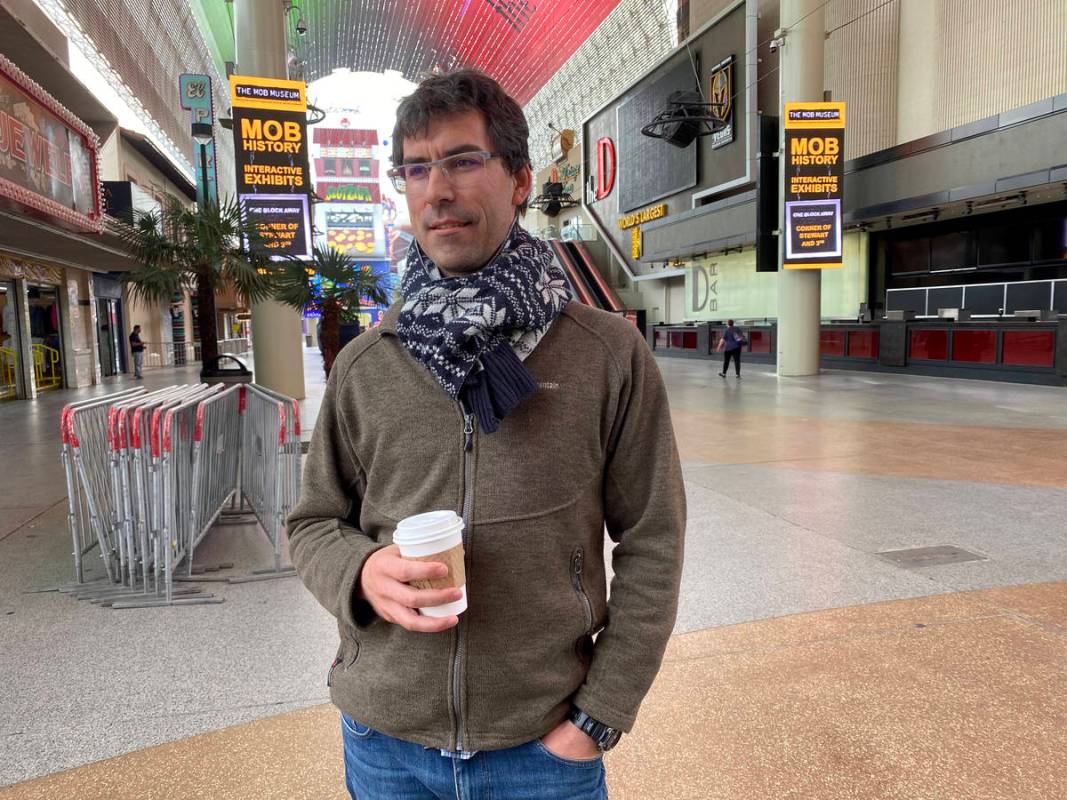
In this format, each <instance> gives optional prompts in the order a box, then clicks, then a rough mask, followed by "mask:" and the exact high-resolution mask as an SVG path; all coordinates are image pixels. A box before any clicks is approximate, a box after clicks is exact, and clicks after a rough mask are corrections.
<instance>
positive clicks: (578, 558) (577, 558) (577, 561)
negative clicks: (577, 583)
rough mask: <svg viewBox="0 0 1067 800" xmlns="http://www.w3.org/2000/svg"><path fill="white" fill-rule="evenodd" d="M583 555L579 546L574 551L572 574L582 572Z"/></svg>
mask: <svg viewBox="0 0 1067 800" xmlns="http://www.w3.org/2000/svg"><path fill="white" fill-rule="evenodd" d="M583 557H584V553H583V552H582V548H580V547H579V548H578V549H577V550H576V551H575V553H574V574H575V575H581V574H582V559H583Z"/></svg>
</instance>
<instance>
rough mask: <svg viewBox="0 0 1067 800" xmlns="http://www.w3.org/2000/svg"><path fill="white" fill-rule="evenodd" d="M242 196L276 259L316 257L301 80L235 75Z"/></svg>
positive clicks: (233, 97)
mask: <svg viewBox="0 0 1067 800" xmlns="http://www.w3.org/2000/svg"><path fill="white" fill-rule="evenodd" d="M230 103H231V105H232V106H233V139H234V153H235V155H236V160H237V197H238V198H239V199H240V201H241V204H242V206H244V208H245V210H246V212H247V213H248V214H249V215H250V216H251V217H252V218H253V219H255V220H257V221H258V222H260V231H261V233H262V234H263V238H264V241H265V244H266V246H267V247H268V248H269V249H270V250H271V251H272V253H273V257H274V258H284V257H286V256H297V257H300V258H303V257H307V256H310V255H311V218H310V209H309V204H308V195H309V192H310V181H309V176H308V145H307V98H306V96H305V84H304V83H303V82H302V81H288V80H281V79H275V78H258V77H250V76H247V75H231V76H230Z"/></svg>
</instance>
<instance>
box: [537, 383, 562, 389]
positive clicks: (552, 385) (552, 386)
mask: <svg viewBox="0 0 1067 800" xmlns="http://www.w3.org/2000/svg"><path fill="white" fill-rule="evenodd" d="M537 386H538V387H539V388H541V389H547V390H549V391H558V390H559V384H558V383H556V382H555V381H546V382H545V383H539V384H537Z"/></svg>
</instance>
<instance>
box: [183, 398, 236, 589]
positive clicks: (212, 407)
mask: <svg viewBox="0 0 1067 800" xmlns="http://www.w3.org/2000/svg"><path fill="white" fill-rule="evenodd" d="M240 388H241V387H240V386H231V387H230V388H229V389H227V390H226V391H224V392H220V393H219V394H217V395H215V396H214V397H211V398H208V399H207V400H203V401H202V402H201V403H200V404H199V405H198V406H197V409H196V422H195V427H194V429H193V476H192V494H191V497H190V521H189V527H188V529H187V535H186V552H187V553H188V561H189V574H190V575H192V572H193V552H194V550H195V549H196V546H197V545H198V544H200V541H201V540H202V539H203V538H204V536H205V535H206V534H207V532H208V530H209V529H210V528H211V526H212V525H213V524H214V523H215V520H217V519H218V518H219V515H220V514H221V513H222V512H223V510H224V509H225V507H226V504H227V503H229V502H230V501H231V500H234V499H236V498H238V497H239V495H240V491H241V489H240V483H239V480H240V457H241V426H240V424H239V421H240V416H239V415H240V409H239V406H240V403H241V395H240V391H239V390H240Z"/></svg>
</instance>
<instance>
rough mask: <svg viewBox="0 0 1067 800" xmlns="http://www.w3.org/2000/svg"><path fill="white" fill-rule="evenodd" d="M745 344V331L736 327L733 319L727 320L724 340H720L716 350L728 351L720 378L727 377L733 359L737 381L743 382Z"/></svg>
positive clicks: (723, 361)
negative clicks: (742, 359)
mask: <svg viewBox="0 0 1067 800" xmlns="http://www.w3.org/2000/svg"><path fill="white" fill-rule="evenodd" d="M744 343H745V334H744V331H742V330H741V329H740V328H738V327H736V326H735V325H734V321H733V320H732V319H728V320H726V331H725V333H723V335H722V338H721V339H720V340H719V346H718V347H717V348H716V349H717V350H718V351H719V352H722V351H723V350H725V351H726V355H725V356H724V357H723V360H722V372H720V373H719V377H720V378H725V377H726V371H727V370H728V369H730V359H731V358H732V359H733V360H734V370H735V373H736V375H737V379H738V380H741V345H743V344H744Z"/></svg>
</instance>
